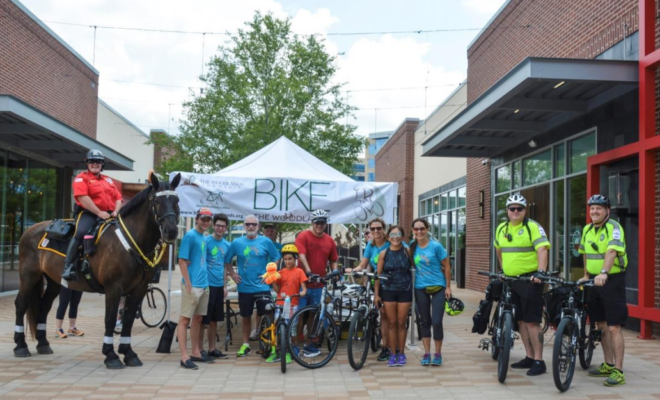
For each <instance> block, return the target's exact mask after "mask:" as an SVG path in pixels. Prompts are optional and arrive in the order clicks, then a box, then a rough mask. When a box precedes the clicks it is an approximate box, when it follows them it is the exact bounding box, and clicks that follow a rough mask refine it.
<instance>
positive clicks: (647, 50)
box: [639, 0, 655, 61]
mask: <svg viewBox="0 0 660 400" xmlns="http://www.w3.org/2000/svg"><path fill="white" fill-rule="evenodd" d="M654 50H655V0H640V1H639V53H640V54H639V59H640V61H641V59H642V58H644V57H645V56H647V55H648V54H651V53H653V51H654Z"/></svg>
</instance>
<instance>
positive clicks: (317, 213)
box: [311, 209, 329, 222]
mask: <svg viewBox="0 0 660 400" xmlns="http://www.w3.org/2000/svg"><path fill="white" fill-rule="evenodd" d="M328 218H329V217H328V212H327V211H325V210H323V209H318V210H314V212H313V213H312V218H311V219H312V222H316V221H325V222H327V221H328Z"/></svg>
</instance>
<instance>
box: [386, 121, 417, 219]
mask: <svg viewBox="0 0 660 400" xmlns="http://www.w3.org/2000/svg"><path fill="white" fill-rule="evenodd" d="M418 126H419V119H417V118H406V119H405V120H404V121H403V122H402V123H401V125H399V127H398V128H397V129H395V131H394V135H392V137H390V139H389V140H388V141H387V142H386V143H385V144H384V145H383V147H381V149H380V150H379V151H378V153H376V181H377V182H396V183H398V184H399V193H398V201H397V215H395V220H396V223H398V224H399V225H401V226H403V227H404V228H406V231H408V230H409V229H408V228H409V227H410V226H411V225H412V221H413V219H414V218H413V206H414V202H415V201H417V200H416V199H415V198H414V193H413V185H414V182H415V130H417V127H418Z"/></svg>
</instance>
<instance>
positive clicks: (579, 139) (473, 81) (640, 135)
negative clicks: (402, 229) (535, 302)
mask: <svg viewBox="0 0 660 400" xmlns="http://www.w3.org/2000/svg"><path fill="white" fill-rule="evenodd" d="M656 7H657V5H656V1H655V0H642V1H640V2H638V1H635V0H621V1H611V0H596V1H594V0H589V1H588V0H576V1H572V2H561V5H558V4H557V3H555V2H541V1H532V0H509V1H506V2H505V4H504V5H503V6H502V8H501V9H500V10H499V11H498V12H497V13H496V15H495V16H494V17H493V18H492V19H491V21H490V22H489V23H488V25H487V27H486V28H487V29H484V30H482V31H481V33H480V34H479V35H477V37H476V38H475V40H474V41H473V42H472V43H471V44H470V46H469V48H468V52H467V55H468V79H467V80H468V82H469V85H468V96H467V97H468V106H467V108H466V109H465V110H464V111H463V112H462V113H461V114H459V115H457V116H456V117H455V118H454V119H453V120H452V121H451V122H450V123H448V124H447V125H445V126H444V127H442V128H440V129H439V130H437V131H436V132H434V133H433V134H432V135H429V138H428V139H427V140H426V141H425V142H424V143H423V149H424V155H426V156H437V157H468V164H467V207H466V214H467V222H466V223H467V244H466V248H467V255H466V256H467V286H468V287H469V288H472V289H476V290H482V289H483V288H484V286H485V284H486V280H485V279H482V278H483V277H481V276H478V275H477V274H476V272H477V271H480V270H489V269H495V258H494V253H493V250H492V245H491V243H492V238H493V231H494V229H495V227H496V226H497V224H499V222H500V221H502V220H503V218H505V217H506V215H505V210H504V203H505V201H506V198H507V197H508V196H509V195H511V194H513V193H521V194H522V195H524V196H525V197H526V198H527V200H528V204H529V207H528V210H527V213H528V215H529V216H530V217H531V218H533V219H535V220H537V221H538V222H540V223H541V224H542V225H543V226H544V227H546V231H548V234H549V237H550V240H551V244H552V249H551V252H550V269H551V270H556V271H560V272H561V274H562V276H563V277H565V278H567V279H577V278H579V277H580V276H581V275H582V273H583V264H582V257H580V255H579V254H578V252H577V251H576V250H577V249H576V243H579V240H580V235H581V227H582V226H583V225H584V224H585V223H587V218H588V215H587V207H586V200H587V198H588V196H590V195H591V194H594V193H603V194H606V195H608V196H609V197H610V198H612V199H613V200H614V204H613V209H612V217H613V218H614V219H617V220H619V221H620V222H621V224H622V226H623V227H624V230H625V232H626V238H627V244H628V257H629V265H630V267H629V268H628V271H627V273H626V287H627V297H628V303H629V310H630V315H631V318H630V321H629V324H628V325H629V326H630V327H635V326H639V329H640V331H641V335H642V336H643V337H650V334H651V328H652V323H653V322H656V323H657V322H660V310H659V309H658V307H659V306H660V304H659V301H658V298H659V297H658V296H659V293H660V288H659V286H658V280H659V279H660V273H659V272H658V271H660V261H659V259H660V253H658V252H657V250H656V249H657V248H659V246H658V242H657V239H656V236H657V234H658V232H657V227H658V226H660V224H659V222H660V219H659V215H660V210H659V209H658V205H657V203H658V202H657V199H656V196H657V192H658V190H659V189H660V187H658V185H660V168H659V167H658V166H657V161H656V158H657V149H658V147H660V140H658V136H656V132H657V130H658V126H659V125H658V118H659V116H660V114H659V113H658V112H657V111H656V112H655V114H653V112H651V111H647V110H653V108H655V110H657V109H658V98H659V97H660V93H658V91H657V89H656V87H655V86H656V85H655V83H656V81H657V80H658V79H659V77H660V75H659V74H658V71H657V64H658V63H659V62H660V55H659V54H658V51H657V50H656V47H657V45H658V43H659V42H660V31H658V30H657V29H656V27H655V23H656V20H655V16H656V15H657V8H656ZM652 107H653V108H652ZM656 278H658V279H656Z"/></svg>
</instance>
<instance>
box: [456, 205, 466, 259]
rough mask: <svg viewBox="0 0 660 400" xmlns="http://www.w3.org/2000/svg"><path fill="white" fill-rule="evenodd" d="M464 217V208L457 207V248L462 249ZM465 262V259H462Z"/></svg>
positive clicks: (464, 231)
mask: <svg viewBox="0 0 660 400" xmlns="http://www.w3.org/2000/svg"><path fill="white" fill-rule="evenodd" d="M465 222H466V218H465V209H462V208H459V209H458V221H457V224H458V225H457V228H458V248H459V249H464V248H465V233H466V229H465V228H466V225H465ZM463 262H464V263H465V260H463Z"/></svg>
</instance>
